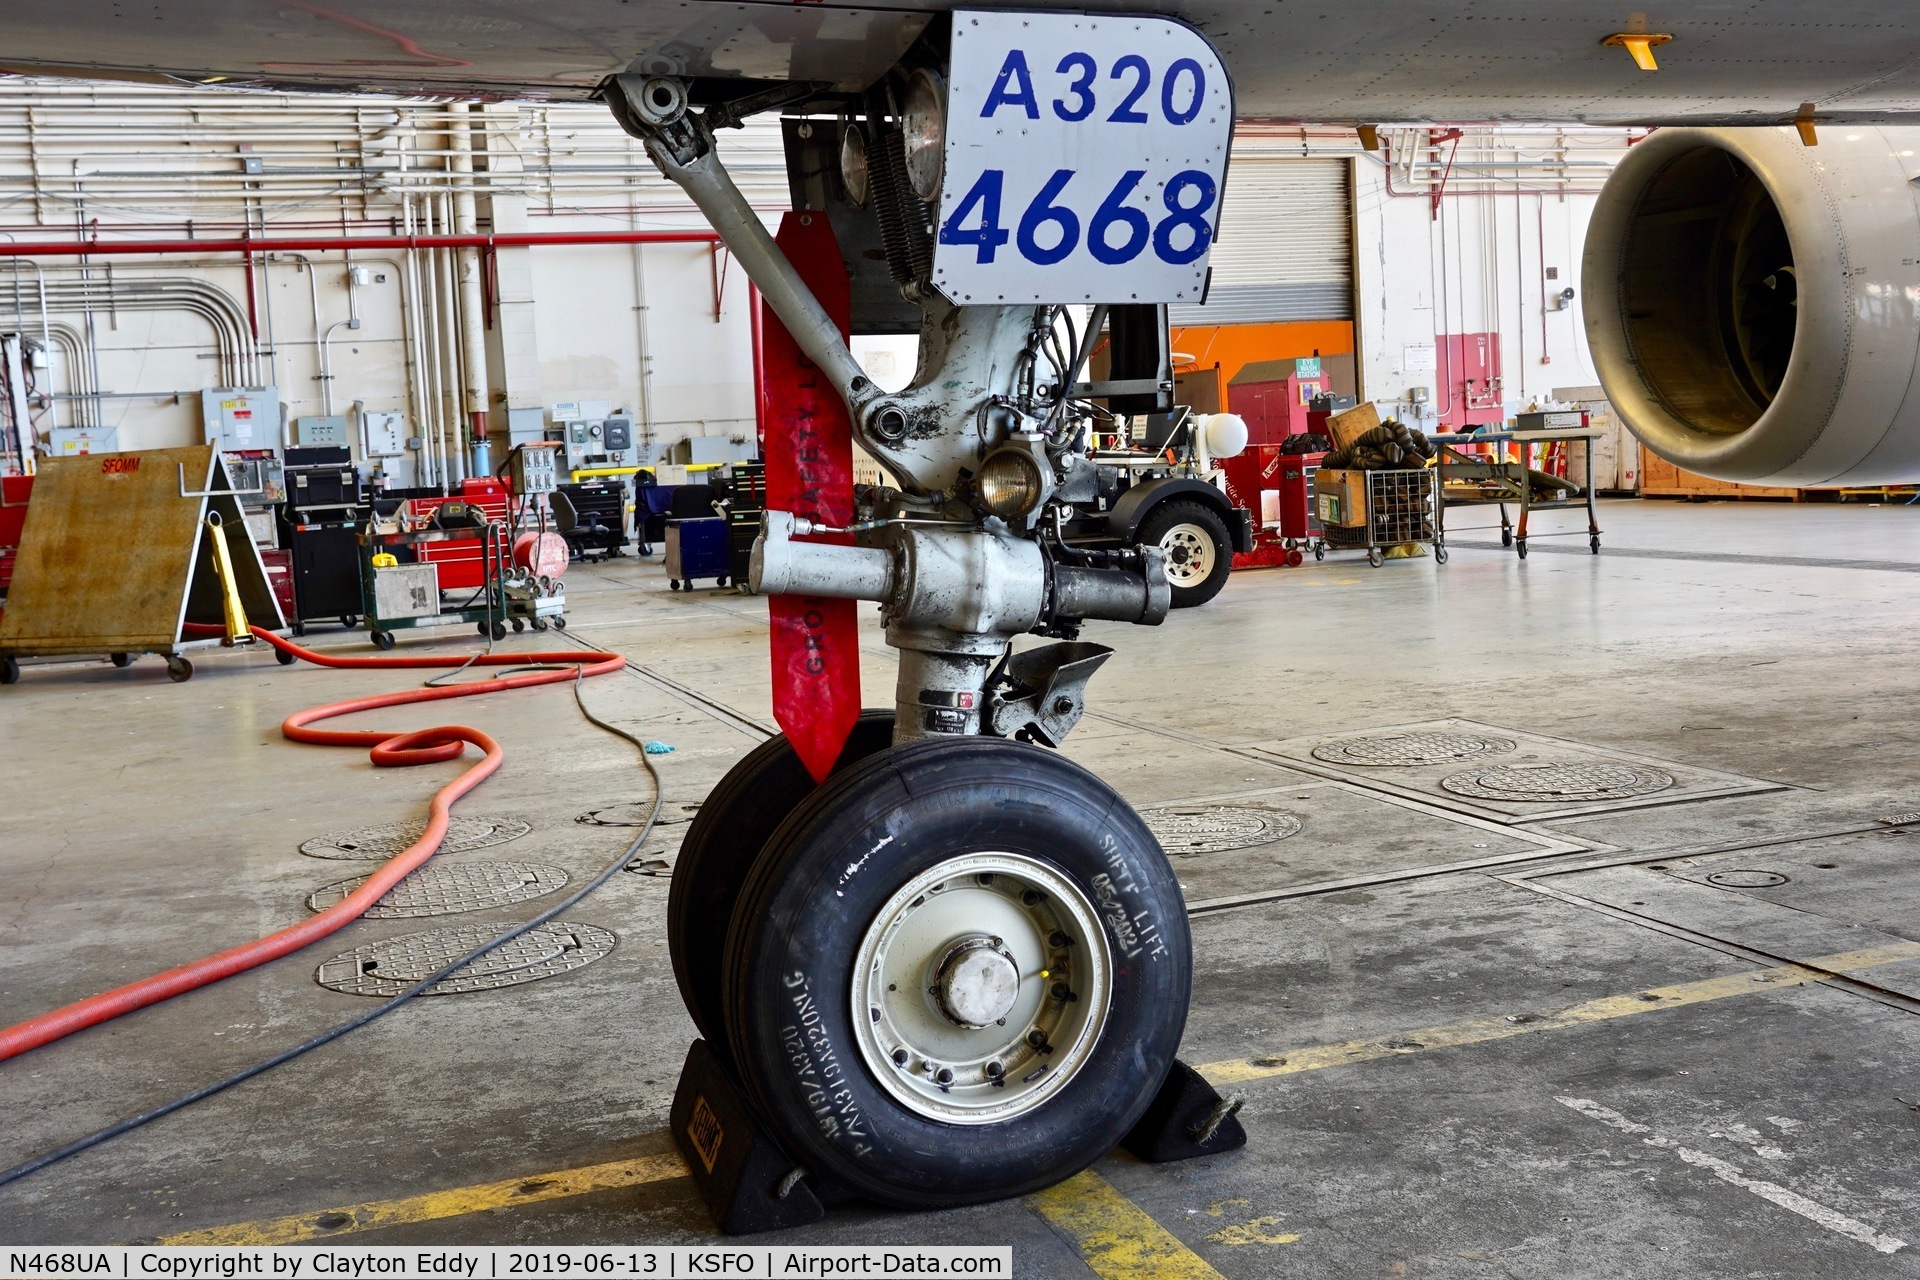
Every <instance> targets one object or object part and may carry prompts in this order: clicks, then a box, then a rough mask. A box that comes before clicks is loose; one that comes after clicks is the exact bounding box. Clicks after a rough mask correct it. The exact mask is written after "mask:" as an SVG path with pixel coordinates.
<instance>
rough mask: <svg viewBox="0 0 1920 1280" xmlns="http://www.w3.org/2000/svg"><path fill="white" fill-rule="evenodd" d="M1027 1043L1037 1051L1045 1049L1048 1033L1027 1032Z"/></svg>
mask: <svg viewBox="0 0 1920 1280" xmlns="http://www.w3.org/2000/svg"><path fill="white" fill-rule="evenodd" d="M1027 1043H1028V1044H1030V1045H1032V1046H1033V1047H1034V1048H1036V1049H1040V1048H1044V1047H1045V1046H1046V1043H1047V1033H1046V1032H1044V1031H1039V1030H1034V1031H1029V1032H1027Z"/></svg>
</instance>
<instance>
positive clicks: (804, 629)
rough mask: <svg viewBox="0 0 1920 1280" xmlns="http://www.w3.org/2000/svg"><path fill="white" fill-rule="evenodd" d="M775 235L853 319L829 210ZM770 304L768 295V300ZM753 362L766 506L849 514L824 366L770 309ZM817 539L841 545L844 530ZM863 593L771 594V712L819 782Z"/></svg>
mask: <svg viewBox="0 0 1920 1280" xmlns="http://www.w3.org/2000/svg"><path fill="white" fill-rule="evenodd" d="M774 240H775V243H777V244H778V245H779V246H780V249H781V251H782V252H783V253H785V254H786V256H787V261H788V262H791V263H792V264H793V267H794V270H795V271H797V272H799V274H800V278H801V279H802V280H803V281H805V282H806V285H807V287H808V288H809V289H811V290H812V291H813V296H814V297H815V298H817V299H819V302H820V305H821V306H823V307H825V308H826V311H827V314H828V315H829V316H831V317H833V320H834V322H835V323H836V324H838V325H839V326H840V335H841V337H842V338H845V337H846V336H847V334H848V333H849V332H850V330H851V327H852V321H851V318H850V316H851V303H850V301H849V298H848V286H847V268H846V264H845V262H843V261H842V259H841V257H840V245H839V242H838V241H837V240H835V239H834V235H833V228H832V227H831V226H829V225H828V224H827V219H826V216H825V215H824V214H819V213H800V212H794V213H789V214H787V215H786V216H785V217H784V218H783V219H781V222H780V233H779V235H777V236H776V237H774ZM762 305H763V306H764V304H762ZM760 327H761V333H760V365H759V368H758V369H757V370H756V371H755V376H756V377H757V379H758V381H759V387H758V388H757V390H758V393H759V404H760V409H761V413H762V415H763V416H762V423H763V429H764V431H765V446H764V447H765V451H766V462H767V508H768V510H771V511H791V512H793V513H794V514H795V515H796V516H800V517H803V518H805V519H807V520H812V521H814V522H815V523H818V524H825V525H832V526H836V527H840V528H844V527H846V526H847V525H849V524H851V523H852V522H853V422H852V420H851V419H850V418H849V417H848V416H847V406H846V403H845V402H844V401H842V400H841V399H840V394H839V392H837V391H835V390H834V388H833V386H832V384H830V383H829V382H828V381H827V380H826V378H825V377H823V376H822V375H821V373H820V370H819V369H818V368H817V367H815V365H814V363H813V362H812V361H811V360H808V359H807V358H806V357H805V356H804V355H802V354H800V346H799V344H798V343H796V342H795V341H794V340H793V335H792V334H790V333H788V332H787V328H786V326H785V325H783V324H781V323H780V320H779V317H777V316H775V315H774V314H773V312H772V311H771V310H770V309H768V310H765V311H763V313H762V315H761V320H760ZM814 540H815V541H820V542H833V543H839V544H841V545H845V544H847V543H850V542H851V541H852V538H851V537H850V536H848V535H845V534H833V535H819V536H817V537H816V538H815V539H814ZM857 607H858V606H857V602H856V601H853V600H835V599H829V598H827V597H825V596H798V595H782V596H770V597H768V599H767V616H768V619H769V621H770V622H771V623H772V648H773V718H774V719H775V720H776V721H778V722H779V724H780V727H781V728H782V729H784V730H786V734H787V741H788V742H790V743H792V744H793V750H794V754H796V755H798V756H799V757H800V762H801V763H802V764H804V765H805V766H806V767H807V772H809V773H811V774H812V775H813V777H814V780H815V781H816V782H825V781H826V779H827V775H828V774H829V773H831V772H832V771H833V766H834V762H835V761H837V760H838V759H839V758H840V751H841V748H843V747H845V746H846V744H847V735H848V734H850V733H852V732H853V725H854V721H856V720H858V719H859V718H860V637H859V625H858V622H857V620H856V618H855V614H854V610H855V609H856V608H857Z"/></svg>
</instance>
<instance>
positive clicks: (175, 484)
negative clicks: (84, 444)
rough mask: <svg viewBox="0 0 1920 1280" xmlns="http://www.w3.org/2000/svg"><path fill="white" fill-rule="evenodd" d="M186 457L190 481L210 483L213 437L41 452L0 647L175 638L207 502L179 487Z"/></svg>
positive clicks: (127, 644)
mask: <svg viewBox="0 0 1920 1280" xmlns="http://www.w3.org/2000/svg"><path fill="white" fill-rule="evenodd" d="M181 466H184V467H185V468H186V476H187V484H188V487H189V488H190V489H192V490H195V491H197V490H202V489H205V488H206V487H207V483H208V478H209V476H210V475H211V474H212V471H213V447H212V446H211V445H190V446H187V447H185V448H179V449H147V450H142V451H139V452H134V453H108V454H98V453H96V454H86V455H82V456H79V457H72V458H48V459H46V460H45V461H44V462H42V463H41V466H40V471H39V474H38V475H37V477H36V478H35V480H34V486H33V500H32V502H31V503H30V504H29V506H28V508H27V518H26V524H25V527H24V528H23V529H22V531H21V535H20V551H19V554H18V557H17V559H16V561H15V565H14V575H13V585H12V587H11V589H10V590H9V593H8V597H7V610H6V616H5V619H4V621H0V649H6V650H10V651H13V652H17V653H110V652H121V651H131V652H139V651H150V650H156V649H165V648H168V647H170V646H171V645H172V644H173V643H174V641H175V640H176V638H177V636H178V633H179V626H180V618H181V605H182V601H183V600H184V599H185V596H186V588H187V582H188V575H189V573H190V572H191V570H192V567H193V559H194V555H195V551H196V548H197V547H198V545H199V542H200V528H201V526H200V520H201V510H202V504H203V500H202V499H200V498H183V497H181V496H180V481H179V476H180V472H179V468H180V467H181ZM228 501H229V502H231V501H232V500H231V499H228ZM236 510H237V508H236Z"/></svg>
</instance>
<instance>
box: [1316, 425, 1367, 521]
mask: <svg viewBox="0 0 1920 1280" xmlns="http://www.w3.org/2000/svg"><path fill="white" fill-rule="evenodd" d="M1362 407H1363V408H1371V406H1362ZM1313 509H1314V513H1315V514H1316V515H1318V516H1319V517H1320V523H1321V524H1330V525H1335V526H1337V527H1339V528H1342V529H1364V528H1366V526H1367V473H1366V472H1364V471H1329V470H1328V469H1327V468H1325V467H1322V468H1320V470H1318V471H1316V472H1314V473H1313Z"/></svg>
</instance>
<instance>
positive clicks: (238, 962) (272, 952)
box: [0, 627, 626, 1061]
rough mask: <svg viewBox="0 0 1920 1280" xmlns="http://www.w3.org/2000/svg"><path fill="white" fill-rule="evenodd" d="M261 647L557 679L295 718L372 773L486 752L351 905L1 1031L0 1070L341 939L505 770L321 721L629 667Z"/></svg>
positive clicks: (357, 702)
mask: <svg viewBox="0 0 1920 1280" xmlns="http://www.w3.org/2000/svg"><path fill="white" fill-rule="evenodd" d="M253 634H254V636H255V637H256V638H258V639H260V640H263V641H265V642H266V643H268V644H270V645H272V646H273V647H274V648H276V649H279V650H281V651H282V652H285V653H291V654H292V655H293V656H294V657H296V658H304V659H305V660H306V661H308V662H311V663H314V664H315V665H317V666H322V667H372V668H377V669H382V670H392V669H395V668H423V667H428V668H430V667H464V666H468V665H473V666H476V667H508V666H511V667H525V666H533V665H540V666H552V667H554V668H555V669H554V670H547V671H527V672H521V673H518V674H515V675H510V676H500V677H497V678H495V679H492V680H478V681H474V682H472V683H470V684H458V685H446V686H441V687H438V688H418V689H403V690H400V691H399V692H397V693H382V694H376V695H375V696H373V697H371V698H351V699H349V700H347V701H346V702H332V703H328V704H327V705H325V706H321V707H311V708H309V709H307V710H305V711H296V712H295V713H294V714H292V715H290V716H288V717H287V718H286V719H285V720H284V721H282V722H281V724H280V733H281V736H282V737H285V738H288V739H291V740H292V741H294V742H315V743H320V744H322V745H324V746H332V747H367V748H369V749H370V750H369V751H368V754H369V756H371V757H372V760H373V762H374V764H376V765H382V766H386V767H398V766H401V765H414V764H438V763H441V762H442V761H447V760H455V759H458V758H459V757H460V756H461V755H463V754H464V753H465V751H466V749H467V744H468V743H472V744H473V745H474V746H476V747H479V748H480V750H481V751H482V752H484V753H485V754H484V756H483V758H482V759H480V760H479V761H477V762H475V763H474V764H472V765H471V766H469V767H468V769H467V771H466V772H465V773H462V774H461V775H460V776H459V777H457V778H455V779H454V780H453V781H451V782H449V783H447V785H446V786H444V787H441V788H440V790H438V791H436V792H435V793H434V796H433V801H432V804H431V807H430V810H429V817H428V819H427V829H426V831H424V832H423V833H422V834H421V836H420V838H419V839H418V840H416V841H414V842H413V843H412V844H411V845H408V846H407V847H406V848H405V849H403V850H401V851H400V852H399V853H397V854H395V855H394V856H393V858H392V859H390V860H389V861H388V862H387V863H386V864H385V865H383V866H382V867H381V868H380V869H379V870H378V871H376V872H374V873H373V874H372V875H371V876H369V877H367V880H366V883H364V884H362V885H361V886H360V887H359V888H358V889H355V890H354V891H353V892H352V893H350V894H348V895H347V896H346V898H345V899H344V900H342V901H341V902H338V903H336V904H335V905H333V906H331V907H328V908H327V909H326V910H325V911H322V912H319V913H318V914H316V915H314V916H312V917H310V918H309V919H306V920H303V921H301V922H300V923H299V924H296V925H290V926H289V927H287V928H285V929H281V930H280V931H278V932H277V933H270V934H268V935H267V936H266V937H264V938H259V939H257V940H255V941H253V942H248V943H245V944H243V945H241V946H237V947H230V948H228V949H227V950H225V951H221V952H217V953H216V954H214V955H210V956H207V957H205V958H204V959H200V960H195V961H194V962H193V963H192V964H185V965H181V966H180V967H179V968H177V969H169V970H167V971H166V972H165V973H156V974H154V975H153V976H152V977H150V978H142V979H140V981H138V982H131V983H128V984H127V985H126V986H124V987H116V988H115V989H114V990H112V991H103V992H101V993H100V994H99V995H97V996H89V997H87V998H86V999H85V1000H80V1001H76V1002H75V1003H73V1004H70V1005H67V1006H65V1007H64V1008H60V1009H55V1010H53V1011H52V1012H51V1013H43V1014H41V1015H40V1016H39V1017H37V1018H29V1019H28V1020H27V1021H25V1022H21V1023H16V1024H15V1025H13V1026H11V1027H7V1028H6V1029H4V1030H0V1061H4V1060H6V1059H8V1058H11V1057H15V1056H16V1055H18V1054H22V1053H25V1052H26V1051H27V1050H29V1049H37V1048H39V1047H40V1046H41V1045H43V1044H49V1043H51V1042H52V1041H55V1040H58V1039H60V1038H62V1037H63V1036H70V1035H72V1034H73V1033H74V1032H76V1031H84V1030H85V1029H86V1028H88V1027H92V1026H97V1025H99V1024H100V1023H102V1022H106V1021H108V1020H109V1019H112V1018H117V1017H119V1016H120V1015H121V1014H123V1013H132V1012H133V1011H134V1010H135V1009H144V1008H146V1007H147V1006H148V1005H150V1004H158V1003H159V1002H160V1001H162V1000H167V999H170V998H172V997H174V996H177V995H179V994H181V993H182V992H186V991H192V990H193V989H194V988H196V987H204V986H206V985H207V984H208V983H210V982H218V981H219V980H220V979H222V978H228V977H232V976H233V975H234V974H236V973H244V972H245V971H246V970H248V969H252V968H256V967H257V966H259V965H263V964H265V963H266V962H267V961H269V960H277V959H279V958H280V957H281V956H284V955H287V954H288V953H290V952H294V951H298V950H299V949H300V948H302V947H304V946H306V945H307V944H308V943H311V942H318V941H319V940H320V939H321V938H324V937H326V936H327V935H329V934H331V933H334V932H336V931H338V930H339V929H340V928H342V927H343V926H344V925H346V924H348V923H349V922H351V921H353V920H357V919H358V918H359V917H360V915H361V913H362V912H364V911H366V909H367V908H368V907H371V906H372V905H373V904H374V903H376V902H378V901H379V900H380V899H381V898H382V897H383V896H384V895H385V894H386V893H387V891H388V890H389V889H392V888H393V887H394V886H395V885H396V884H399V883H400V881H401V880H403V879H405V878H406V876H407V874H408V873H409V872H411V871H413V870H414V868H416V867H418V866H419V865H420V864H421V863H423V862H425V861H426V860H427V859H428V858H430V857H432V856H433V853H434V851H435V850H436V849H438V848H439V847H440V841H441V839H442V838H443V837H445V835H446V833H447V823H448V821H449V820H450V819H451V818H452V816H453V803H454V801H456V800H458V799H459V798H460V797H461V796H464V795H465V794H467V792H469V791H471V790H473V789H474V788H475V787H477V786H479V785H480V784H481V783H482V782H484V781H485V780H486V779H487V778H488V777H489V776H491V775H492V773H493V772H494V770H496V769H498V768H499V767H500V762H501V760H502V759H504V758H505V757H504V756H503V755H502V753H501V750H500V744H499V743H497V742H495V741H494V740H493V739H492V738H491V737H489V736H488V735H487V734H484V733H482V732H480V730H478V729H473V728H469V727H467V726H466V725H440V726H437V727H435V728H432V729H416V730H413V731H412V732H410V733H398V734H396V733H383V732H380V731H378V730H367V731H354V730H343V729H312V728H308V726H309V725H311V724H314V723H315V722H316V721H320V720H330V719H332V718H333V717H334V716H343V715H347V714H349V713H351V712H355V711H372V710H375V709H376V708H379V707H396V706H400V705H402V704H404V703H409V702H437V701H439V700H440V699H442V698H468V697H472V696H473V695H475V694H480V693H498V692H499V691H500V690H502V689H524V688H526V687H528V686H530V685H536V684H556V683H559V682H560V681H563V680H574V679H576V678H582V677H586V676H603V675H606V674H608V673H610V672H614V671H618V670H620V669H621V668H622V667H624V666H625V665H626V659H625V658H622V657H621V656H620V655H618V654H608V653H603V652H598V651H580V650H576V651H562V652H552V653H486V654H480V655H478V656H475V657H455V656H427V655H421V656H418V657H380V658H342V657H335V656H333V655H331V654H325V653H316V652H314V651H313V650H311V649H307V648H304V647H302V646H300V645H297V644H294V643H293V642H292V641H290V640H284V639H282V638H281V637H279V636H277V635H275V634H273V633H272V632H271V631H266V630H263V629H262V628H260V627H255V628H253Z"/></svg>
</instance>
